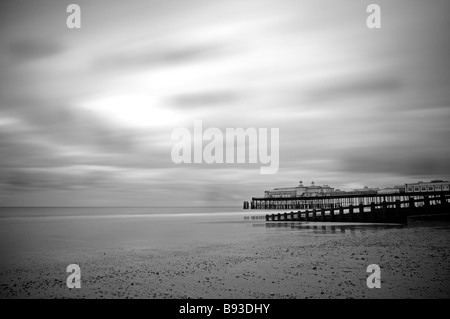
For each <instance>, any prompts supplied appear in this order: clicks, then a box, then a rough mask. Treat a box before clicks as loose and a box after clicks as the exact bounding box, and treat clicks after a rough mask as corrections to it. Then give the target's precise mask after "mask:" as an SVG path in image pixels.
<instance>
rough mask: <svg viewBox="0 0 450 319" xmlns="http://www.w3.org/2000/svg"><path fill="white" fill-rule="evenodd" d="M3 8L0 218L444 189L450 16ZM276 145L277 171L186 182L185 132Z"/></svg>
mask: <svg viewBox="0 0 450 319" xmlns="http://www.w3.org/2000/svg"><path fill="white" fill-rule="evenodd" d="M372 2H373V1H360V0H351V1H348V0H346V1H332V0H329V1H323V0H321V1H300V0H246V1H237V0H231V1H230V0H227V1H218V0H189V1H185V0H164V1H162V0H158V1H147V0H145V1H144V0H142V1H139V0H133V1H76V3H77V4H79V5H80V7H81V10H82V12H81V15H82V28H81V29H79V30H70V29H68V28H67V27H66V18H67V16H68V14H67V13H66V7H67V5H69V4H70V3H71V2H69V1H41V0H39V1H20V0H19V1H9V0H7V1H2V3H1V4H0V38H1V42H0V70H1V72H0V205H35V206H53V205H62V206H71V205H77V206H90V205H123V206H141V205H142V206H146V205H148V206H153V205H156V206H159V205H165V204H169V205H186V206H196V205H236V206H240V205H241V203H242V201H243V200H248V199H249V198H250V197H251V196H257V195H263V191H264V190H265V189H269V188H273V187H281V186H291V185H296V184H297V183H298V181H299V180H300V179H301V180H303V181H304V182H306V183H307V184H309V183H310V182H311V180H314V181H315V182H316V184H329V185H330V186H334V187H336V188H341V189H351V188H353V187H362V186H364V185H368V186H377V187H385V186H392V185H396V184H404V183H406V182H415V181H418V180H429V179H447V180H448V179H449V178H450V166H449V163H450V147H449V138H450V126H449V123H450V94H449V92H450V75H449V74H450V72H449V70H450V65H449V59H448V56H449V48H450V46H449V38H448V34H447V33H448V30H449V29H450V28H449V22H448V17H447V15H448V12H449V9H450V5H449V3H448V1H446V0H445V1H444V0H443V1H438V0H433V1H411V0H408V1H406V0H402V1H400V0H395V1H376V2H375V3H377V4H379V5H380V6H381V8H382V28H381V29H379V30H370V29H368V28H367V27H366V18H367V15H368V14H367V13H366V7H367V5H368V4H370V3H372ZM196 119H198V120H202V121H203V127H204V128H207V127H217V128H220V129H222V130H225V128H227V127H230V128H236V127H243V128H248V127H255V128H279V129H280V145H279V149H280V169H279V171H278V173H277V174H275V175H260V170H259V166H260V165H259V164H258V165H254V164H252V165H233V164H223V165H207V164H201V165H200V164H196V165H187V164H185V165H176V164H174V163H173V162H172V160H171V157H170V154H171V149H172V146H173V145H174V143H175V142H174V141H172V140H171V138H170V137H171V133H172V131H173V130H174V129H175V128H177V127H186V128H188V129H189V130H191V131H192V130H193V121H194V120H196Z"/></svg>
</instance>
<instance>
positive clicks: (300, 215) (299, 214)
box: [297, 211, 302, 221]
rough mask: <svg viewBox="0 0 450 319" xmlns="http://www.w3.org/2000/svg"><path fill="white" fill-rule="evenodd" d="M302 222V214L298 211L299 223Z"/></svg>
mask: <svg viewBox="0 0 450 319" xmlns="http://www.w3.org/2000/svg"><path fill="white" fill-rule="evenodd" d="M301 220H302V212H301V211H298V212H297V221H301Z"/></svg>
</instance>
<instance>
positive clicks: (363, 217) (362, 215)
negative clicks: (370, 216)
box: [359, 203, 366, 221]
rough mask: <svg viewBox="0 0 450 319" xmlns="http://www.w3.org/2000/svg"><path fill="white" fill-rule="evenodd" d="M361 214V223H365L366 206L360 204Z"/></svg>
mask: <svg viewBox="0 0 450 319" xmlns="http://www.w3.org/2000/svg"><path fill="white" fill-rule="evenodd" d="M359 214H360V215H361V221H365V220H366V218H365V217H366V216H365V214H364V205H363V204H362V203H361V204H359Z"/></svg>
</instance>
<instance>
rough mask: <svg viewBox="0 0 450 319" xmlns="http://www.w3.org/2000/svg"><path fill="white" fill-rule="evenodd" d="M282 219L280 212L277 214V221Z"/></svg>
mask: <svg viewBox="0 0 450 319" xmlns="http://www.w3.org/2000/svg"><path fill="white" fill-rule="evenodd" d="M280 220H281V213H278V214H277V221H280Z"/></svg>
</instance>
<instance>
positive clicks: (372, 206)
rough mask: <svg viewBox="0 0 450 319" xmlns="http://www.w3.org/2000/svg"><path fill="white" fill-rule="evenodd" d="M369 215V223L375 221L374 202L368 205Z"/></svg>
mask: <svg viewBox="0 0 450 319" xmlns="http://www.w3.org/2000/svg"><path fill="white" fill-rule="evenodd" d="M370 215H372V216H370V220H371V221H374V220H375V218H376V217H375V203H374V202H371V203H370Z"/></svg>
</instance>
